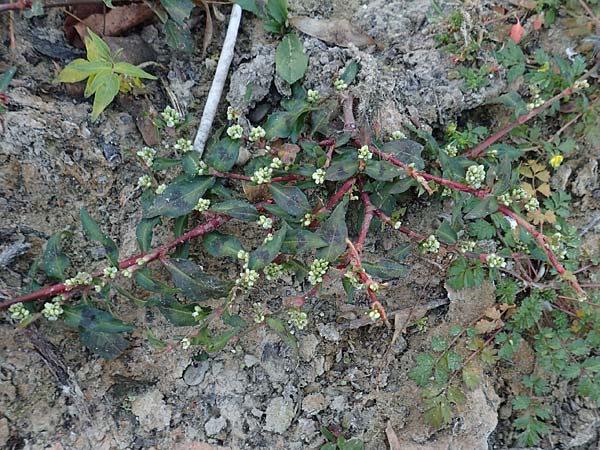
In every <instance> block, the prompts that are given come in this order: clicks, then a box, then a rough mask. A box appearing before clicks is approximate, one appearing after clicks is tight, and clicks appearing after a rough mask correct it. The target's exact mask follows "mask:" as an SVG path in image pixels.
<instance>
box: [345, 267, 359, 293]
mask: <svg viewBox="0 0 600 450" xmlns="http://www.w3.org/2000/svg"><path fill="white" fill-rule="evenodd" d="M344 278H346V279H347V280H348V281H349V282H350V284H351V285H352V286H353V287H354V288H355V289H362V288H363V287H364V284H362V282H361V281H360V278H359V276H358V275H357V274H356V272H354V271H352V270H348V271H346V273H345V274H344Z"/></svg>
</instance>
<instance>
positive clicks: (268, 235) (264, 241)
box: [263, 233, 273, 244]
mask: <svg viewBox="0 0 600 450" xmlns="http://www.w3.org/2000/svg"><path fill="white" fill-rule="evenodd" d="M272 240H273V233H268V234H267V235H266V236H265V238H264V239H263V244H266V243H267V242H271V241H272Z"/></svg>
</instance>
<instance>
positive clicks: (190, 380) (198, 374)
mask: <svg viewBox="0 0 600 450" xmlns="http://www.w3.org/2000/svg"><path fill="white" fill-rule="evenodd" d="M209 369H210V364H209V363H208V361H202V362H201V363H200V364H198V365H196V364H192V365H190V366H188V368H187V369H185V372H183V381H185V384H187V385H188V386H197V385H199V384H200V383H202V381H204V376H205V375H206V372H208V370H209Z"/></svg>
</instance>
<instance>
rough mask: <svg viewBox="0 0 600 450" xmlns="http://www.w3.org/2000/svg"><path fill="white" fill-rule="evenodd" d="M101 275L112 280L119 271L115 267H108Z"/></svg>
mask: <svg viewBox="0 0 600 450" xmlns="http://www.w3.org/2000/svg"><path fill="white" fill-rule="evenodd" d="M102 273H103V274H104V276H105V277H106V278H110V279H111V280H113V279H114V278H115V277H116V276H117V273H119V269H118V268H117V267H115V266H108V267H105V268H104V270H103V271H102Z"/></svg>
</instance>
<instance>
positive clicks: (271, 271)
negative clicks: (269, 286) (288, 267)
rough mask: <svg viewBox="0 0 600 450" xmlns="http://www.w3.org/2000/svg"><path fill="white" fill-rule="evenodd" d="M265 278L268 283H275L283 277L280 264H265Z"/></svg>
mask: <svg viewBox="0 0 600 450" xmlns="http://www.w3.org/2000/svg"><path fill="white" fill-rule="evenodd" d="M263 272H264V274H265V278H266V279H267V280H269V281H275V280H277V279H279V278H280V277H281V275H283V266H282V265H281V264H276V263H271V264H267V265H266V266H265V268H264V269H263Z"/></svg>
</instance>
